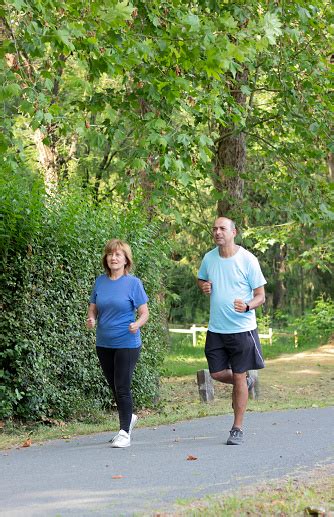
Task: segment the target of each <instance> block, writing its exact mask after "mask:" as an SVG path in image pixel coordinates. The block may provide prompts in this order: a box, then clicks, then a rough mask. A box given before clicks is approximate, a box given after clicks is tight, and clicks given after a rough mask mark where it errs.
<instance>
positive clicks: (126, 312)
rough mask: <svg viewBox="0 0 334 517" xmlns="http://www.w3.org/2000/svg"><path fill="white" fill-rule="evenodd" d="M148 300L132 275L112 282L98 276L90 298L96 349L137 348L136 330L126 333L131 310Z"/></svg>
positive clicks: (133, 315)
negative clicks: (93, 306) (94, 322)
mask: <svg viewBox="0 0 334 517" xmlns="http://www.w3.org/2000/svg"><path fill="white" fill-rule="evenodd" d="M147 301H148V297H147V294H146V293H145V290H144V287H143V284H142V283H141V281H140V280H139V278H137V277H136V276H132V275H123V276H121V277H120V278H118V279H117V280H112V279H111V278H109V277H108V276H107V275H101V276H99V277H98V278H97V279H96V281H95V285H94V288H93V292H92V294H91V297H90V303H95V304H96V307H97V313H98V316H97V328H96V346H101V347H105V348H138V347H139V346H140V345H141V337H140V330H139V329H138V331H137V332H136V333H135V334H132V333H131V332H130V331H129V325H130V323H133V322H134V321H135V310H136V309H137V308H138V307H139V306H140V305H143V304H144V303H146V302H147Z"/></svg>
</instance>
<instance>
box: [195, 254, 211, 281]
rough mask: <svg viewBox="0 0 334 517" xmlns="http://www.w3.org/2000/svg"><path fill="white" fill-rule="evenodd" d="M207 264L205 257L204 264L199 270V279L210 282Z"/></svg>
mask: <svg viewBox="0 0 334 517" xmlns="http://www.w3.org/2000/svg"><path fill="white" fill-rule="evenodd" d="M206 263H207V261H206V257H204V259H203V260H202V263H201V265H200V268H199V270H198V275H197V278H198V279H199V280H209V276H208V270H207V264H206Z"/></svg>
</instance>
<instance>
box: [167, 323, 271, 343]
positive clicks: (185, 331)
mask: <svg viewBox="0 0 334 517" xmlns="http://www.w3.org/2000/svg"><path fill="white" fill-rule="evenodd" d="M207 330H208V328H207V327H196V325H191V327H190V328H188V329H177V328H169V332H175V333H178V334H192V338H193V346H196V343H197V337H196V334H197V332H206V331H207ZM259 338H260V339H268V340H269V344H270V345H272V342H273V329H272V328H269V329H268V333H267V334H262V333H261V334H259Z"/></svg>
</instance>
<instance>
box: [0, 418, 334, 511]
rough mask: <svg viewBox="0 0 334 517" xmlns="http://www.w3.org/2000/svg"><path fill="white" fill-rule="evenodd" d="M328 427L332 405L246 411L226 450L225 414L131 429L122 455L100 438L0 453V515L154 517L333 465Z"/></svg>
mask: <svg viewBox="0 0 334 517" xmlns="http://www.w3.org/2000/svg"><path fill="white" fill-rule="evenodd" d="M333 422H334V408H324V409H307V410H304V409H302V410H293V411H279V412H278V411H277V412H272V413H255V412H254V413H252V412H248V413H247V415H246V428H245V431H246V432H247V435H246V441H245V443H244V444H243V445H242V446H227V445H226V438H227V435H228V429H229V427H230V425H231V415H225V416H223V417H209V418H200V419H197V420H192V421H189V422H182V423H179V424H175V425H165V426H161V427H158V428H155V429H153V428H145V429H135V430H134V432H133V444H132V446H131V447H129V448H127V449H112V448H111V447H110V446H109V444H108V440H109V439H110V434H107V433H102V434H96V435H91V436H81V437H78V438H73V439H71V440H69V441H65V440H54V441H50V442H47V443H45V444H44V445H35V446H31V447H29V448H20V449H11V450H8V451H1V452H0V476H1V478H2V479H1V482H0V502H1V504H0V515H1V516H10V517H21V516H22V517H23V516H24V517H32V516H36V517H42V516H43V517H61V516H76V517H85V516H90V517H92V516H98V517H107V516H108V517H110V516H121V515H128V516H130V515H134V514H138V513H139V514H140V513H144V514H146V515H153V514H154V511H158V510H164V509H165V510H166V509H168V508H170V507H171V505H172V504H173V503H174V502H176V500H178V499H188V498H200V497H203V496H205V495H208V494H216V493H221V492H223V491H224V490H230V489H233V488H236V487H240V486H241V485H247V484H255V483H257V482H258V481H259V480H261V481H262V480H271V479H275V478H278V477H282V476H284V475H286V474H291V475H293V474H294V473H296V471H298V470H303V469H308V468H313V467H314V466H317V465H326V464H329V463H333V457H334V451H333V443H334V431H333V429H334V426H333ZM188 455H193V456H196V457H197V460H194V461H189V460H187V457H188ZM113 476H123V477H122V478H116V479H115V478H113Z"/></svg>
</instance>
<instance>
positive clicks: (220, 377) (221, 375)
mask: <svg viewBox="0 0 334 517" xmlns="http://www.w3.org/2000/svg"><path fill="white" fill-rule="evenodd" d="M211 377H212V378H213V379H214V380H215V381H219V382H224V383H225V384H233V373H232V370H231V369H230V368H227V369H226V370H221V371H220V372H214V373H211Z"/></svg>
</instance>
